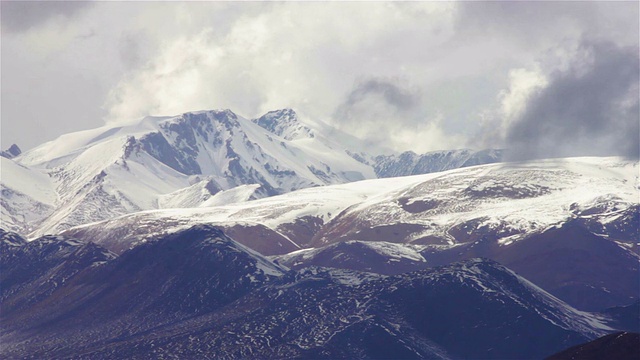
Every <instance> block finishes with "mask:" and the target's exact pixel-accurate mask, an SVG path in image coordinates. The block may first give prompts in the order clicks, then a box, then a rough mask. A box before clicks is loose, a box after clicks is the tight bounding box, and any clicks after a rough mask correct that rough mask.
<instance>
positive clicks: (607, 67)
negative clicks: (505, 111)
mask: <svg viewBox="0 0 640 360" xmlns="http://www.w3.org/2000/svg"><path fill="white" fill-rule="evenodd" d="M580 50H581V51H579V52H578V54H580V55H581V56H577V58H575V59H574V60H573V62H572V64H571V66H570V67H569V68H568V69H567V70H565V71H562V72H559V73H554V74H551V75H550V79H549V83H548V85H547V86H545V87H544V88H543V89H541V90H540V91H538V92H537V93H535V94H533V95H532V96H531V97H530V98H529V99H528V101H527V104H526V107H525V108H524V109H523V110H522V112H521V113H520V114H519V115H518V116H516V118H515V119H514V120H513V121H512V122H511V123H510V124H509V125H508V128H507V129H506V146H507V147H508V148H509V153H510V156H511V158H512V159H514V160H526V159H535V158H549V157H565V156H580V155H623V156H628V157H632V158H638V156H639V154H638V151H639V146H640V141H639V137H640V132H639V128H638V127H639V121H640V120H639V119H640V114H639V113H638V101H639V100H638V98H639V93H638V78H639V76H640V73H639V72H640V70H639V69H640V63H639V62H640V60H639V57H638V47H637V46H635V47H619V46H617V45H614V44H612V43H609V42H592V41H584V42H583V43H582V44H581V46H580Z"/></svg>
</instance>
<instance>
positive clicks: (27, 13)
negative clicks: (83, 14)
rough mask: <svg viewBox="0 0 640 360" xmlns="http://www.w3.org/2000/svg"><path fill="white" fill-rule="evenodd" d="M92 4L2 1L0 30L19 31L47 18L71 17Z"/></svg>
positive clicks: (40, 22) (0, 6) (0, 4)
mask: <svg viewBox="0 0 640 360" xmlns="http://www.w3.org/2000/svg"><path fill="white" fill-rule="evenodd" d="M90 6H93V2H89V1H2V2H1V3H0V8H1V10H2V11H1V14H2V17H1V18H2V31H6V32H10V33H19V32H24V31H28V30H29V29H31V28H34V27H37V26H39V25H41V24H43V23H45V22H46V21H48V20H49V19H51V18H53V17H56V16H62V17H64V18H71V17H73V16H75V15H76V14H78V13H79V12H80V11H81V10H83V9H85V8H88V7H90Z"/></svg>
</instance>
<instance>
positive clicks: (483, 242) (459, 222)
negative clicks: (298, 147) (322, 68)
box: [68, 158, 640, 310]
mask: <svg viewBox="0 0 640 360" xmlns="http://www.w3.org/2000/svg"><path fill="white" fill-rule="evenodd" d="M638 181H639V180H638V162H637V161H629V160H625V159H621V158H572V159H555V160H543V161H537V162H527V163H503V164H490V165H482V166H476V167H469V168H464V169H457V170H451V171H446V172H441V173H433V174H427V175H419V176H410V177H402V178H393V179H376V180H366V181H361V182H356V183H350V184H344V185H334V186H327V187H322V188H310V189H302V190H298V191H295V192H291V193H288V194H283V195H280V196H274V197H270V198H266V199H259V200H255V201H251V202H247V203H236V204H230V205H225V206H216V207H211V208H206V209H205V208H198V209H175V210H160V211H147V212H140V213H136V214H132V215H126V216H122V217H119V218H115V219H112V220H109V221H104V222H100V223H96V224H90V225H86V226H79V227H76V228H73V229H70V230H69V231H68V234H69V235H71V236H75V237H78V238H81V239H87V240H91V241H95V242H96V243H98V244H101V245H102V246H105V247H106V248H108V249H110V250H111V251H114V252H122V251H125V250H126V249H128V248H130V247H132V246H135V245H136V244H139V243H144V242H145V241H146V240H147V239H150V238H153V237H156V236H158V235H159V234H162V233H166V232H173V231H178V230H180V229H184V228H186V227H189V226H192V225H193V224H199V223H213V224H216V225H219V226H221V227H223V228H225V229H233V231H234V234H233V235H231V236H232V237H233V238H234V239H235V240H236V241H238V242H240V243H242V244H245V245H246V246H249V247H252V248H254V249H256V250H258V251H260V252H262V253H263V254H265V255H282V254H287V253H290V252H292V251H297V250H303V249H309V248H315V250H304V251H301V252H299V253H294V254H292V255H291V257H290V259H297V260H294V261H293V262H285V263H286V264H289V265H292V266H294V267H301V266H302V265H305V262H307V265H318V264H321V265H330V266H334V267H345V268H348V269H361V270H364V269H367V267H370V268H369V269H368V270H369V271H376V270H375V269H376V268H378V269H379V268H380V265H381V264H384V263H387V262H390V261H392V259H393V258H394V256H395V255H393V254H390V252H391V253H393V251H391V250H393V248H392V246H386V247H385V246H382V245H381V246H378V247H376V248H375V249H374V248H371V246H368V247H369V248H370V249H365V248H363V249H360V250H358V251H356V252H355V254H358V253H360V254H362V253H367V252H369V251H373V252H375V253H378V254H379V253H381V252H382V253H385V251H383V250H385V249H386V250H388V251H386V255H384V256H383V257H382V258H381V259H384V260H380V262H378V265H375V261H373V260H367V261H363V260H358V261H359V262H360V263H361V264H365V265H357V266H365V267H354V266H356V263H357V262H353V261H352V262H348V261H346V260H345V262H342V261H340V257H337V258H336V255H338V254H337V253H335V251H336V249H338V250H339V251H342V250H344V251H343V252H344V253H345V255H343V256H344V259H347V258H352V257H353V253H354V252H353V251H350V250H348V249H349V247H355V246H356V245H358V244H359V243H348V244H347V245H349V246H342V247H338V248H332V247H327V246H331V245H332V244H336V243H340V242H343V241H352V240H357V241H361V242H362V241H384V242H387V243H395V244H409V245H410V246H409V248H407V249H406V253H407V254H408V253H416V252H417V253H419V256H421V257H423V258H424V259H425V260H426V264H427V265H428V266H433V265H439V264H447V263H450V262H452V261H457V260H460V259H467V258H472V257H477V256H484V257H488V258H492V259H495V260H498V261H501V262H504V263H505V264H507V265H508V266H510V267H512V268H513V269H515V270H516V271H518V272H520V273H523V274H524V275H525V276H526V277H527V278H530V279H531V280H533V281H535V282H536V283H537V284H539V285H544V288H545V290H547V291H550V292H552V293H553V294H554V295H556V296H558V297H560V298H562V299H563V300H565V301H568V302H569V303H571V304H572V305H574V306H579V307H583V308H586V309H591V310H599V309H603V308H605V307H610V306H614V305H625V304H627V303H630V302H632V301H633V300H634V299H637V296H638V293H639V292H638V289H637V287H636V286H635V285H634V284H635V282H633V279H634V278H637V275H638V258H639V257H638V254H637V251H638V246H637V239H638V231H639V230H638V216H639V215H638V209H639V208H640V206H639V205H638V189H639V188H638V184H639V182H638ZM242 229H245V231H241V230H242ZM247 229H249V230H247ZM257 229H260V231H259V232H258V231H255V230H257ZM603 229H604V230H605V231H608V232H606V233H602V232H601V231H603ZM257 233H259V234H260V237H259V238H258V237H257V236H256V234H257ZM257 239H259V240H257ZM358 246H360V245H358ZM397 246H398V245H397ZM397 246H396V247H397ZM550 249H556V251H555V252H552V253H549V251H550ZM396 250H397V249H396ZM332 253H333V254H334V256H329V257H328V258H327V259H325V260H322V261H321V260H320V258H321V257H322V256H327V254H332ZM396 253H397V251H396ZM323 254H324V255H323ZM349 254H351V255H349ZM576 254H581V255H580V256H577V255H576ZM396 258H397V257H396ZM416 259H418V261H419V262H420V260H419V257H416ZM586 259H591V260H589V261H587V260H586ZM296 262H299V263H300V264H298V265H293V264H295V263H296ZM367 262H369V264H366V263H367ZM341 264H342V265H341ZM593 264H599V265H598V267H602V268H601V269H600V270H598V271H595V272H592V271H588V269H589V268H590V267H591V266H592V265H593ZM417 265H418V266H422V264H421V263H418V264H417ZM418 268H419V267H418ZM379 271H380V272H382V273H385V271H386V270H385V271H382V270H379ZM558 272H561V273H563V274H565V277H564V278H563V277H557V276H555V274H557V273H558ZM585 294H587V295H588V296H585Z"/></svg>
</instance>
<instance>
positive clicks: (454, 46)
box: [2, 1, 639, 151]
mask: <svg viewBox="0 0 640 360" xmlns="http://www.w3.org/2000/svg"><path fill="white" fill-rule="evenodd" d="M86 4H87V3H76V2H65V3H56V4H54V5H47V4H44V5H42V4H40V3H37V4H36V3H32V4H27V5H23V6H25V7H27V8H29V11H32V15H28V16H27V15H24V16H23V15H20V14H17V15H16V16H9V14H13V13H16V11H17V10H11V9H10V10H9V12H7V11H4V12H3V17H2V27H3V28H2V30H3V31H2V52H3V59H2V60H3V78H2V95H3V96H2V111H3V119H18V118H19V119H20V122H19V123H18V122H16V123H14V124H10V126H6V127H5V128H4V131H3V132H2V140H3V141H7V142H18V143H20V144H23V143H24V144H27V143H29V144H31V145H32V146H33V145H36V144H37V143H39V142H41V141H44V140H46V139H48V138H51V137H54V136H57V135H59V134H61V133H62V132H65V131H69V129H72V128H73V126H72V125H73V124H76V129H82V128H87V127H89V126H95V125H94V124H97V123H101V121H102V120H103V119H100V118H98V117H101V116H102V114H103V113H106V114H107V115H106V117H105V120H106V121H108V122H110V123H116V122H117V123H121V122H133V121H136V120H137V119H139V118H140V117H142V116H145V115H150V114H151V115H171V114H178V113H181V112H186V111H193V110H200V109H214V108H230V109H232V110H234V111H235V112H237V113H239V114H240V115H243V116H246V117H254V116H259V115H261V114H262V113H264V112H266V111H269V110H273V109H277V108H283V107H292V108H294V109H296V111H298V113H299V114H301V116H306V117H308V118H311V119H317V120H319V121H322V122H326V123H329V124H331V125H334V126H337V127H340V128H341V129H343V130H344V131H348V132H350V133H352V134H354V135H357V136H360V137H365V138H368V139H369V141H371V142H377V141H387V142H388V145H389V146H392V147H394V148H395V149H396V150H414V151H426V150H437V149H446V148H455V147H460V146H469V145H474V144H473V143H472V142H471V141H467V139H470V140H475V141H476V142H479V140H478V139H489V138H492V139H493V140H492V141H491V142H489V141H488V140H487V142H483V143H482V144H483V145H486V146H489V147H496V146H498V144H500V145H505V141H506V138H507V130H508V129H509V128H510V127H511V124H512V123H513V122H514V121H516V120H518V119H520V118H521V117H522V116H523V115H522V114H523V113H524V112H525V110H526V106H525V105H529V104H530V103H533V101H534V100H535V99H536V98H537V97H538V96H539V93H540V92H541V91H542V90H543V89H545V88H546V87H549V86H551V83H553V81H554V79H555V78H557V75H558V74H565V73H569V69H573V68H575V69H577V68H578V67H580V66H582V67H583V68H585V69H590V68H591V66H592V64H591V63H589V62H588V61H580V62H577V60H575V59H577V58H578V57H579V56H581V55H579V52H577V51H576V50H575V48H576V47H578V45H579V44H580V39H582V38H589V39H592V41H594V42H606V41H613V42H615V44H617V46H618V47H621V48H623V47H625V46H630V45H633V44H637V39H638V32H637V28H638V7H639V6H638V4H637V3H629V2H627V3H622V2H616V3H605V2H596V3H594V2H586V3H585V2H575V3H574V2H571V3H566V2H553V3H551V2H543V3H535V2H528V3H521V2H518V3H511V2H506V3H504V2H498V3H496V2H482V3H475V2H249V3H247V2H107V1H104V2H96V3H91V4H92V6H91V8H90V9H89V6H87V5H86ZM93 4H95V5H93ZM5 5H7V3H6V2H2V6H3V10H5ZM7 6H11V4H9V5H7ZM16 6H18V7H19V6H22V5H16ZM34 9H35V10H34ZM87 9H88V10H87ZM34 12H35V13H34ZM34 14H35V15H34ZM9 17H11V19H9ZM5 19H7V20H6V21H5ZM7 27H8V28H9V29H11V30H7V29H5V28H7ZM85 35H93V36H90V37H87V36H85ZM83 36H84V37H83ZM578 63H579V64H578ZM580 64H581V65H580ZM540 79H545V81H547V82H546V83H544V82H543V83H538V82H537V81H539V80H540ZM61 84H63V85H64V88H65V91H64V92H62V91H60V90H59V89H60V87H61ZM67 93H73V94H74V96H73V97H70V96H68V95H67ZM621 101H622V100H621ZM30 104H38V106H30ZM45 105H46V106H45ZM101 106H102V107H103V109H104V112H102V111H99V110H100V107H101ZM26 107H30V109H29V111H28V112H25V110H24V109H25V108H26ZM61 109H62V110H64V113H62V112H61V111H62V110H61ZM90 109H96V110H93V111H90ZM621 109H626V110H625V111H632V106H631V105H629V106H624V107H622V108H621ZM527 111H528V110H527ZM620 111H621V112H622V114H623V115H624V111H622V110H620ZM51 114H56V116H58V114H60V115H59V117H60V118H64V119H65V120H64V121H67V122H68V123H69V125H68V127H65V128H64V129H63V128H62V127H60V126H57V125H56V124H57V123H58V122H60V121H62V120H56V121H50V122H47V123H45V124H42V119H49V118H52V116H51ZM487 114H488V115H487ZM489 115H490V116H489ZM623 115H621V116H623ZM481 117H484V118H487V119H489V120H491V121H489V120H486V121H484V124H485V125H486V126H484V127H482V124H483V122H481V121H479V118H481ZM5 124H7V122H6V120H3V125H5ZM25 124H38V126H37V127H38V128H42V132H41V133H38V134H35V133H34V131H33V128H34V126H31V127H29V126H28V125H25ZM12 129H13V130H12ZM479 129H482V130H483V132H482V136H477V137H476V136H473V135H474V134H476V132H478V130H479ZM485 130H486V131H485ZM18 133H19V134H20V135H19V136H20V138H17V137H16V135H15V134H18ZM387 138H388V139H391V140H386V139H387ZM494 140H495V141H494ZM26 147H27V148H28V147H29V146H28V145H27V146H26Z"/></svg>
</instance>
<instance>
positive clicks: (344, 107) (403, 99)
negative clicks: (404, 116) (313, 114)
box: [336, 79, 420, 119]
mask: <svg viewBox="0 0 640 360" xmlns="http://www.w3.org/2000/svg"><path fill="white" fill-rule="evenodd" d="M419 100H420V99H419V94H418V93H417V92H416V91H415V90H412V89H409V88H407V87H405V86H402V85H401V84H400V83H399V82H398V81H395V80H391V79H369V80H366V81H362V82H360V83H358V84H357V85H356V86H355V87H354V88H353V89H352V90H351V92H350V93H349V95H348V96H347V99H346V100H345V101H344V102H343V103H342V104H341V105H340V106H339V107H338V109H337V111H336V115H337V118H339V119H349V118H353V117H354V116H355V117H358V113H359V112H360V111H361V110H364V109H360V108H361V107H363V106H365V107H368V105H370V104H369V103H370V102H375V103H376V104H377V105H378V110H382V111H383V112H384V113H383V114H380V115H382V116H387V115H389V113H397V112H407V111H410V110H412V109H414V108H416V106H417V105H418V103H419ZM368 115H375V114H371V113H369V114H368Z"/></svg>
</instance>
